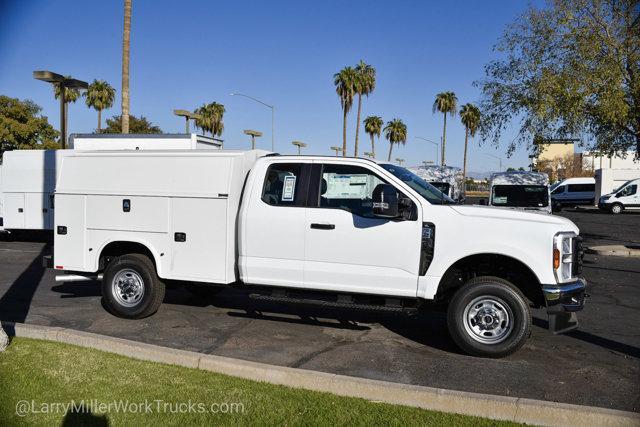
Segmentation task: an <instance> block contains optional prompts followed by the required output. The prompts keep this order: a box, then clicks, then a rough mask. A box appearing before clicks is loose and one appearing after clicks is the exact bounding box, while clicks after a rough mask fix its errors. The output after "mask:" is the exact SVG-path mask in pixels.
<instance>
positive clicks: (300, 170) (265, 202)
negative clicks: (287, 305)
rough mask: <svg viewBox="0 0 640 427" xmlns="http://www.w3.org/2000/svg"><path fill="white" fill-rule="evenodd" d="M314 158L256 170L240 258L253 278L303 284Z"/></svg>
mask: <svg viewBox="0 0 640 427" xmlns="http://www.w3.org/2000/svg"><path fill="white" fill-rule="evenodd" d="M310 170H311V162H310V161H309V162H307V163H305V162H301V161H286V160H281V161H273V162H270V163H267V164H266V165H265V164H264V163H263V164H262V165H261V166H260V168H259V169H257V170H256V171H255V174H257V175H256V177H255V179H253V184H252V188H251V189H248V190H249V191H250V194H248V195H245V197H244V202H243V205H244V204H246V206H243V209H242V215H243V217H242V230H241V235H242V237H241V240H240V257H239V258H240V259H239V264H240V268H241V277H242V280H243V281H245V282H247V283H252V284H261V285H274V286H289V287H302V286H304V283H303V267H304V244H305V210H306V203H307V191H308V185H309V179H308V177H309V172H310Z"/></svg>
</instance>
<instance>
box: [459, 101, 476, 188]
mask: <svg viewBox="0 0 640 427" xmlns="http://www.w3.org/2000/svg"><path fill="white" fill-rule="evenodd" d="M460 121H462V124H463V125H464V128H465V134H464V160H463V161H462V177H463V179H464V178H466V177H467V141H468V140H469V136H471V138H473V137H474V136H475V135H476V131H477V130H478V127H479V126H480V109H479V108H478V107H476V106H475V105H473V104H470V103H468V104H464V105H463V106H462V108H461V109H460Z"/></svg>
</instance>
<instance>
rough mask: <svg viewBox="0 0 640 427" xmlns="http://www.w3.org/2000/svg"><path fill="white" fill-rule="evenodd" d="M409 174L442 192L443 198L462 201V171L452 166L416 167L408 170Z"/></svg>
mask: <svg viewBox="0 0 640 427" xmlns="http://www.w3.org/2000/svg"><path fill="white" fill-rule="evenodd" d="M408 169H409V170H410V171H411V172H413V173H414V174H416V175H418V176H419V177H420V178H422V179H424V180H425V181H427V182H428V183H429V184H431V185H433V186H434V187H436V188H437V189H438V190H440V191H442V193H443V194H444V195H445V196H448V197H449V198H451V199H453V200H455V201H456V202H462V201H463V200H464V178H463V176H462V169H460V168H457V167H454V166H435V165H430V166H429V165H427V166H418V167H411V168H408Z"/></svg>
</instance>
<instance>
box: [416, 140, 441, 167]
mask: <svg viewBox="0 0 640 427" xmlns="http://www.w3.org/2000/svg"><path fill="white" fill-rule="evenodd" d="M416 138H417V139H421V140H423V141H427V142H430V143H432V144H433V145H435V146H436V165H437V164H438V157H439V155H440V144H438V143H437V142H433V141H432V140H430V139H427V138H423V137H421V136H416Z"/></svg>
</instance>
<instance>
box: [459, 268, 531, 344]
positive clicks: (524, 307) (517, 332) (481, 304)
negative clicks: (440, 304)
mask: <svg viewBox="0 0 640 427" xmlns="http://www.w3.org/2000/svg"><path fill="white" fill-rule="evenodd" d="M447 324H448V327H449V333H450V334H451V337H452V338H453V340H454V341H455V343H456V344H457V345H458V347H460V348H461V349H462V350H463V351H465V352H466V353H468V354H471V355H474V356H483V357H504V356H507V355H509V354H512V353H514V352H516V351H517V350H518V349H519V348H520V347H522V346H523V345H524V343H525V341H526V340H527V338H528V337H529V332H530V328H531V312H530V311H529V306H528V304H527V302H526V299H525V297H524V296H523V295H522V293H521V292H520V291H519V290H518V288H516V287H515V286H514V285H513V284H511V283H510V282H508V281H506V280H504V279H501V278H499V277H492V276H483V277H476V278H474V279H471V280H469V281H468V282H467V283H466V284H465V285H464V286H462V287H461V288H460V289H459V290H458V291H457V292H456V293H455V295H454V296H453V298H452V300H451V302H450V304H449V308H448V309H447Z"/></svg>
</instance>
